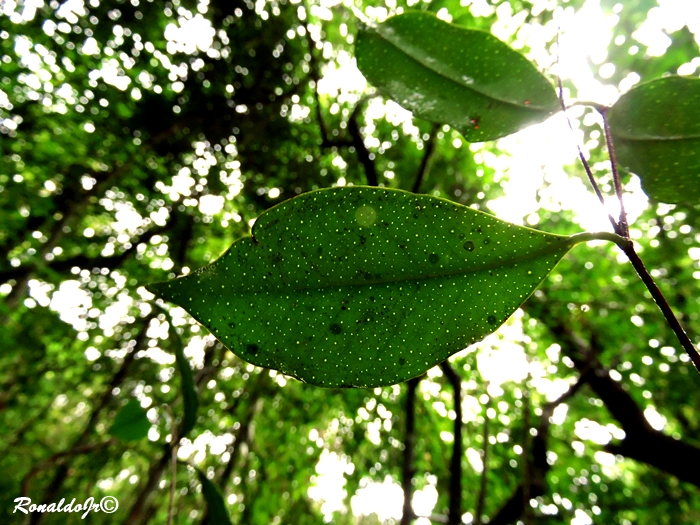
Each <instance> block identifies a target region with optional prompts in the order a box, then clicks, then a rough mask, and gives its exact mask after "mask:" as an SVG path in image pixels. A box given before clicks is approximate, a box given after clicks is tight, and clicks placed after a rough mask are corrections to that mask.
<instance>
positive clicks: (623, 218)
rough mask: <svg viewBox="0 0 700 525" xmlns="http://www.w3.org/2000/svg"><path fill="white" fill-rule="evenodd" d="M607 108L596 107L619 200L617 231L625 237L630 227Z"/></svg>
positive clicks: (628, 234) (628, 235) (627, 237)
mask: <svg viewBox="0 0 700 525" xmlns="http://www.w3.org/2000/svg"><path fill="white" fill-rule="evenodd" d="M608 109H609V108H605V109H602V110H601V109H598V111H599V112H600V115H601V116H602V117H603V131H604V132H605V145H606V146H607V148H608V157H610V167H611V171H612V177H613V184H614V185H615V194H616V195H617V200H618V201H620V220H619V221H618V224H619V226H620V231H619V232H618V233H619V234H620V235H622V236H623V237H624V238H625V239H629V237H630V228H629V224H627V212H626V211H625V201H624V199H623V198H622V182H621V181H620V172H619V170H618V169H617V157H616V156H615V147H614V146H613V141H612V133H611V131H610V122H608Z"/></svg>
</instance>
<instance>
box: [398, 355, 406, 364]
mask: <svg viewBox="0 0 700 525" xmlns="http://www.w3.org/2000/svg"><path fill="white" fill-rule="evenodd" d="M399 364H400V365H401V366H403V365H405V364H406V358H405V357H399Z"/></svg>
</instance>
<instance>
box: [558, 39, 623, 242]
mask: <svg viewBox="0 0 700 525" xmlns="http://www.w3.org/2000/svg"><path fill="white" fill-rule="evenodd" d="M556 49H557V58H556V61H557V65H558V64H559V32H557V47H556ZM557 86H558V87H559V104H560V105H561V110H562V112H563V113H564V118H565V119H566V123H567V124H568V125H569V129H570V130H571V133H572V134H573V133H574V126H573V124H571V119H569V116H568V115H567V114H566V102H565V101H564V84H563V83H562V80H561V76H560V75H559V74H558V73H557ZM596 107H597V105H596ZM576 150H577V151H578V158H579V159H580V160H581V164H583V169H584V170H585V172H586V176H587V177H588V182H589V183H590V185H591V187H592V188H593V191H594V192H595V194H596V196H597V197H598V200H599V201H600V203H601V204H602V205H603V208H605V197H603V193H602V192H601V191H600V187H599V186H598V183H597V182H596V180H595V177H593V171H591V167H590V166H589V165H588V161H587V160H586V156H585V155H584V154H583V150H582V149H581V146H580V145H579V144H578V142H577V143H576ZM608 219H609V220H610V224H612V227H613V230H614V231H615V233H620V232H619V227H618V224H617V221H615V219H614V218H613V216H612V215H611V214H609V213H608Z"/></svg>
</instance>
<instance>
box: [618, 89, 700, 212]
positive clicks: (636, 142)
mask: <svg viewBox="0 0 700 525" xmlns="http://www.w3.org/2000/svg"><path fill="white" fill-rule="evenodd" d="M609 122H610V129H611V132H612V137H613V143H614V145H615V153H616V156H617V160H618V162H619V163H620V164H621V165H622V166H624V167H625V168H627V169H628V170H630V171H632V172H633V173H636V174H637V175H639V178H640V179H641V180H642V187H643V188H644V191H645V192H646V193H647V195H649V196H650V197H652V198H654V199H657V200H660V201H663V202H672V203H678V202H688V203H691V204H694V203H697V202H700V79H697V78H685V77H678V76H671V77H666V78H660V79H658V80H653V81H651V82H647V83H645V84H641V85H639V86H637V87H635V88H634V89H631V90H630V91H629V92H627V93H625V94H624V95H623V96H622V97H620V99H619V100H618V101H617V103H616V104H615V105H614V106H613V107H612V108H611V109H610V110H609Z"/></svg>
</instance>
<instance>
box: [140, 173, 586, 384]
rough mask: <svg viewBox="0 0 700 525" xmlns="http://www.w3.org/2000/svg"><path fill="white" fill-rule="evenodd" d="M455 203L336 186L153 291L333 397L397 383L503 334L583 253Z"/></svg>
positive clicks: (281, 212) (258, 359)
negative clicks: (550, 278)
mask: <svg viewBox="0 0 700 525" xmlns="http://www.w3.org/2000/svg"><path fill="white" fill-rule="evenodd" d="M575 242H577V241H575V240H574V238H573V237H571V238H570V237H562V236H557V235H551V234H547V233H542V232H538V231H535V230H531V229H529V228H524V227H520V226H515V225H512V224H509V223H507V222H504V221H501V220H499V219H497V218H495V217H493V216H491V215H487V214H485V213H481V212H478V211H475V210H472V209H471V208H468V207H465V206H461V205H458V204H454V203H452V202H449V201H446V200H443V199H439V198H435V197H429V196H425V195H414V194H411V193H407V192H404V191H399V190H387V189H378V188H367V187H352V188H334V189H328V190H319V191H314V192H310V193H306V194H304V195H301V196H299V197H296V198H294V199H291V200H289V201H286V202H284V203H282V204H280V205H278V206H275V207H274V208H271V209H270V210H268V211H267V212H265V213H263V214H262V215H261V216H260V217H259V218H258V219H257V221H256V223H255V226H254V228H253V232H252V236H251V237H244V238H242V239H240V240H238V241H236V242H235V243H234V244H233V245H232V246H231V248H230V249H229V250H228V251H227V252H226V253H225V254H224V255H223V256H222V257H221V258H220V259H219V260H217V261H215V262H214V263H212V264H211V265H209V266H207V267H205V268H202V269H200V270H198V271H196V272H194V273H193V274H191V275H188V276H185V277H181V278H178V279H175V280H172V281H168V282H165V283H156V284H151V285H149V286H148V289H149V290H150V291H152V292H153V293H155V294H157V295H160V296H161V297H163V298H165V299H167V300H169V301H171V302H173V303H175V304H178V305H180V306H182V307H183V308H185V309H186V310H187V311H189V312H190V313H191V314H192V315H193V316H194V317H195V318H196V319H197V320H198V321H200V322H201V323H202V324H204V325H205V326H206V327H207V328H209V330H211V332H212V333H213V334H214V335H215V336H216V337H217V338H218V339H219V340H220V341H221V342H222V343H224V344H225V345H226V346H228V347H229V348H230V349H231V350H232V351H233V352H234V353H236V354H238V355H239V356H241V357H242V358H243V359H245V360H246V361H249V362H251V363H253V364H256V365H260V366H264V367H269V368H274V369H277V370H280V371H281V372H283V373H285V374H288V375H291V376H294V377H297V378H299V379H301V380H303V381H306V382H309V383H313V384H316V385H321V386H326V387H351V386H355V387H374V386H380V385H388V384H394V383H398V382H401V381H405V380H407V379H409V378H411V377H414V376H417V375H419V374H421V373H423V372H425V371H426V370H427V369H429V368H430V367H432V366H434V365H435V364H437V363H439V362H441V361H443V360H444V359H446V358H447V357H449V356H450V355H452V354H453V353H455V352H457V351H459V350H461V349H463V348H465V347H466V346H468V345H469V344H471V343H473V342H475V341H478V340H480V339H482V338H483V337H484V336H486V335H487V334H489V333H491V332H493V331H494V330H496V328H498V327H499V326H500V325H501V324H502V323H503V322H504V321H505V320H506V319H507V318H508V317H509V316H510V315H511V314H512V313H513V311H514V310H515V309H517V308H518V306H520V304H522V302H523V301H524V300H525V299H526V298H527V297H528V296H529V295H530V294H531V293H532V291H533V290H534V289H535V288H536V287H537V285H538V284H539V283H540V282H541V281H542V279H543V278H544V277H545V276H546V275H547V274H548V273H549V272H550V271H551V269H552V268H553V267H554V266H555V265H556V263H557V262H558V261H559V259H560V258H561V257H562V256H563V255H564V254H565V253H566V252H567V251H568V250H569V248H570V247H571V246H572V245H573V244H575Z"/></svg>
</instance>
